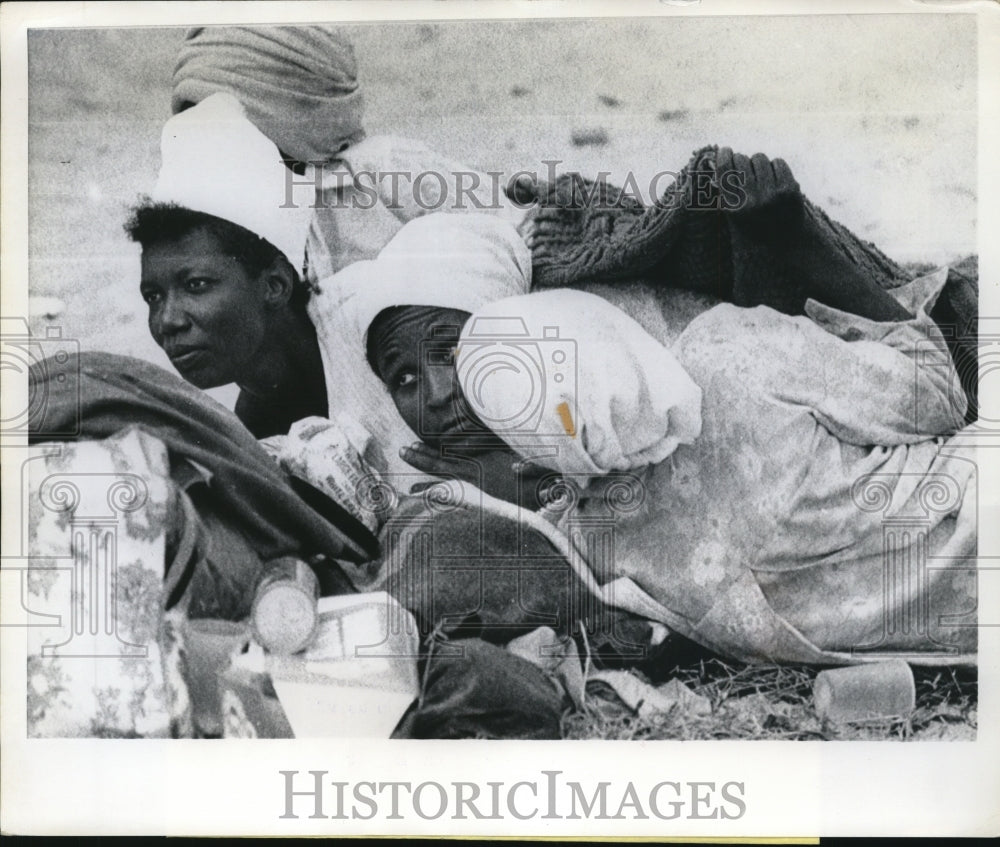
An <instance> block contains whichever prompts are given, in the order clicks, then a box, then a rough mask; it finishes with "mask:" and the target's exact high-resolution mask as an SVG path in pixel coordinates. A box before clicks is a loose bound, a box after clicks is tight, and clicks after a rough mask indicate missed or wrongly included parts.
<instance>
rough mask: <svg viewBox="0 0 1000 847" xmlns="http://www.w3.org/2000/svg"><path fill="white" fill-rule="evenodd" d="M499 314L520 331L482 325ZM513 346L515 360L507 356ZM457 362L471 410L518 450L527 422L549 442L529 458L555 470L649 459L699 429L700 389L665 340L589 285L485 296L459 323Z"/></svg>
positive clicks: (625, 466) (619, 467) (615, 467)
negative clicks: (527, 415) (500, 333)
mask: <svg viewBox="0 0 1000 847" xmlns="http://www.w3.org/2000/svg"><path fill="white" fill-rule="evenodd" d="M498 319H503V320H505V321H512V320H517V321H519V322H520V324H521V325H522V326H523V328H524V330H525V331H526V333H527V334H526V337H525V338H520V337H517V336H510V335H508V336H506V337H500V338H498V337H497V336H496V334H495V333H489V332H488V330H489V328H490V326H491V321H496V320H498ZM553 329H556V330H558V341H557V340H556V338H555V337H553V336H554V333H553V332H552V330H553ZM546 331H548V337H546ZM531 339H541V340H539V341H530V340H531ZM529 345H535V346H537V347H538V348H539V349H541V350H542V353H541V355H540V356H532V355H530V353H531V352H532V351H531V349H530V346H529ZM549 348H551V350H550V349H549ZM512 353H513V354H514V355H516V356H520V361H519V364H520V365H521V366H520V367H511V366H510V364H509V363H510V360H511V354H512ZM526 353H527V354H529V355H527V356H526V355H525V354H526ZM456 365H457V368H458V375H459V383H460V384H461V386H462V388H463V391H464V392H465V395H466V400H467V402H468V403H469V404H470V406H471V408H472V409H473V411H474V412H476V414H477V415H478V416H479V417H480V418H481V419H482V420H483V421H484V422H485V423H486V424H487V425H489V426H491V427H492V428H493V429H494V431H495V432H496V433H497V434H498V435H499V436H500V437H501V438H503V439H504V440H505V441H507V443H508V444H509V445H510V446H511V448H512V449H514V450H518V452H521V453H522V455H524V449H523V447H522V445H523V444H524V442H525V433H526V432H529V433H530V435H531V436H532V437H531V439H530V441H531V442H532V443H533V444H537V443H538V442H539V440H540V439H544V440H545V442H546V444H551V446H553V447H554V448H555V450H554V451H551V450H546V451H545V452H546V453H550V455H540V456H539V457H538V458H537V459H535V461H537V462H538V464H541V465H543V466H545V467H549V468H552V469H553V470H558V471H560V472H563V473H571V474H593V475H598V474H606V473H609V472H611V471H627V470H633V469H637V468H642V467H645V466H647V465H651V464H656V463H658V462H661V461H663V460H664V459H665V458H666V457H667V456H669V455H670V454H671V453H672V452H673V451H674V450H676V449H677V447H678V446H679V445H680V444H690V443H691V442H693V441H694V440H695V439H696V438H697V437H698V435H699V433H700V432H701V389H700V388H699V387H698V386H697V385H695V383H694V381H693V380H692V379H691V377H689V376H688V374H687V372H686V371H685V370H684V368H683V367H682V366H681V365H680V363H679V362H678V361H677V359H676V358H675V356H674V355H673V353H671V352H670V350H668V349H667V348H666V347H664V346H663V345H662V344H661V343H660V342H659V341H657V340H656V339H655V338H653V337H652V336H651V335H650V334H649V333H647V332H646V330H645V329H643V328H642V326H640V325H639V324H638V323H637V322H636V321H635V320H633V319H632V318H631V317H629V316H628V315H627V314H625V312H623V311H622V310H620V309H618V308H616V307H615V306H612V305H611V304H610V303H608V302H607V301H606V300H604V299H603V298H601V297H598V296H597V295H596V294H590V293H587V292H584V291H573V290H569V289H562V290H556V291H540V292H536V293H533V294H527V295H524V296H520V297H510V298H507V299H505V300H499V301H497V302H494V303H489V304H487V305H486V306H484V307H483V308H482V309H480V310H479V311H477V312H475V313H474V314H473V316H472V318H471V319H470V320H469V321H468V322H467V323H466V325H465V329H464V330H463V331H462V337H461V341H460V343H459V347H458V353H457V354H456ZM522 409H524V410H526V411H529V412H531V413H532V415H533V417H532V418H531V419H530V420H527V419H524V415H519V411H520V410H522ZM536 409H537V411H536ZM525 457H526V458H532V456H530V455H527V456H525Z"/></svg>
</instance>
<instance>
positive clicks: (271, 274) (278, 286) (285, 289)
mask: <svg viewBox="0 0 1000 847" xmlns="http://www.w3.org/2000/svg"><path fill="white" fill-rule="evenodd" d="M264 282H265V285H266V286H267V288H266V291H265V298H266V302H267V304H268V305H269V306H272V307H274V308H280V307H281V306H284V305H286V304H287V303H288V302H289V301H290V300H291V299H292V292H293V291H294V290H295V282H296V280H295V271H293V270H292V266H291V265H290V264H289V262H288V260H287V259H285V257H284V256H279V257H278V258H277V259H276V260H275V261H274V262H273V263H272V264H271V267H270V268H268V269H267V270H266V271H264Z"/></svg>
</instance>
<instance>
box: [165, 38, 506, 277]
mask: <svg viewBox="0 0 1000 847" xmlns="http://www.w3.org/2000/svg"><path fill="white" fill-rule="evenodd" d="M219 92H226V93H229V94H232V95H233V96H234V97H236V98H237V99H238V100H239V101H240V102H241V103H242V104H243V107H244V108H245V109H246V114H247V117H248V118H249V119H250V120H251V121H252V122H253V123H254V124H255V125H256V126H257V127H258V128H259V129H260V130H261V131H262V132H263V133H264V134H265V135H266V136H267V137H268V138H269V139H271V141H273V142H274V143H275V144H276V145H277V147H278V149H279V150H280V151H281V157H282V158H283V159H285V161H286V163H287V164H288V170H287V171H286V172H285V174H284V178H285V190H286V191H287V192H288V194H287V195H283V196H287V197H288V198H289V200H287V201H284V202H286V203H291V202H293V203H296V204H298V205H302V206H308V207H311V208H312V209H313V211H314V215H313V219H312V225H311V227H310V232H309V241H308V248H307V254H308V257H309V261H308V267H307V269H306V275H307V278H308V280H309V281H310V283H312V284H313V285H315V284H316V283H317V282H318V281H319V280H323V279H324V278H325V277H327V276H329V275H330V274H332V273H334V272H336V271H338V270H340V269H341V268H343V267H345V266H346V265H349V264H350V263H352V262H355V261H358V260H361V259H372V258H374V257H375V256H376V255H377V253H378V251H379V250H381V249H382V247H383V246H385V244H386V243H387V242H388V241H389V239H390V238H391V237H392V236H393V235H394V234H395V233H396V232H398V231H399V229H400V228H401V227H402V225H403V224H404V223H406V222H407V221H409V220H412V219H413V218H415V217H419V216H421V215H424V214H427V213H428V212H430V211H453V210H455V211H462V210H468V209H469V208H476V209H483V210H486V211H489V212H495V213H497V214H499V215H501V216H503V217H505V218H506V219H508V220H510V221H511V222H512V223H515V224H516V223H518V222H519V221H520V220H521V218H522V216H523V210H522V209H521V208H520V207H518V206H516V205H514V204H512V203H510V202H509V201H508V200H507V197H506V196H504V195H503V193H502V192H499V191H495V186H494V182H493V180H492V179H491V178H490V177H489V176H487V175H486V174H481V173H477V172H475V171H473V170H472V169H470V168H468V167H466V166H464V165H463V164H462V163H460V162H456V161H454V160H452V159H450V158H448V157H446V156H442V155H440V154H438V153H436V152H434V151H433V150H431V149H430V148H429V147H427V146H426V145H425V144H423V143H422V142H419V141H415V140H412V139H406V138H400V137H396V136H373V137H367V136H366V134H365V131H364V128H363V125H362V116H363V107H364V102H363V95H362V91H361V86H360V83H359V80H358V69H357V63H356V61H355V57H354V48H353V47H352V45H351V43H350V41H349V39H348V38H347V36H346V34H345V31H344V29H343V28H342V27H335V26H330V25H325V24H321V25H311V26H219V27H197V28H195V29H191V30H189V31H188V33H187V35H186V36H185V39H184V44H183V46H182V47H181V50H180V53H179V55H178V59H177V66H176V69H175V71H174V93H173V101H172V107H173V111H174V114H178V113H180V112H182V111H184V110H185V109H188V108H190V107H191V106H193V105H195V104H197V103H200V102H201V101H202V100H204V99H205V98H207V97H210V96H211V95H212V94H216V93H219ZM421 174H430V175H433V176H434V178H433V179H420V178H419V177H420V175H421ZM459 191H462V192H463V194H462V195H461V196H460V195H459ZM470 193H471V199H470V196H469V195H470ZM494 194H496V195H497V196H494Z"/></svg>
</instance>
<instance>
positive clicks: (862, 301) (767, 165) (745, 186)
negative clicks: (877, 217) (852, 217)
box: [716, 147, 913, 321]
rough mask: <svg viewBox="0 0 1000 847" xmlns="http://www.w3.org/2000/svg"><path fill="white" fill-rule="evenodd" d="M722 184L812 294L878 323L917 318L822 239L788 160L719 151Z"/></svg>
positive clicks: (745, 224) (741, 218)
mask: <svg viewBox="0 0 1000 847" xmlns="http://www.w3.org/2000/svg"><path fill="white" fill-rule="evenodd" d="M716 173H717V175H718V179H719V184H720V186H722V187H723V190H724V191H726V192H727V193H728V196H730V197H737V198H739V203H738V205H737V207H736V208H732V209H730V210H729V214H730V216H731V219H732V221H733V222H734V223H735V224H736V226H738V227H739V228H740V229H741V230H742V231H743V232H744V233H745V234H747V235H748V236H749V237H751V238H753V239H755V240H757V241H760V242H761V243H763V244H767V245H768V246H769V247H771V249H772V250H774V252H775V253H776V254H777V255H778V256H780V257H781V258H782V259H783V260H784V261H785V262H786V263H787V265H788V267H789V269H790V270H791V271H792V273H793V274H795V276H796V277H797V278H798V279H799V280H800V281H801V282H802V283H803V284H804V286H805V288H806V293H807V296H808V297H811V298H812V299H814V300H817V301H819V302H820V303H824V304H826V305H827V306H833V307H834V308H837V309H842V310H843V311H845V312H851V313H852V314H855V315H860V316H861V317H864V318H868V319H870V320H874V321H898V320H906V319H908V318H912V317H913V315H912V314H910V313H909V312H908V311H907V310H906V309H904V308H903V307H902V306H901V305H900V304H899V303H898V302H897V301H896V300H895V298H894V297H893V296H892V295H891V294H889V293H888V292H886V291H885V290H883V289H882V288H880V287H879V286H878V285H876V284H875V283H874V282H872V281H871V280H870V279H868V278H867V277H866V276H865V275H864V273H863V272H862V271H861V269H860V268H858V267H857V266H856V265H855V264H854V263H852V262H851V261H849V260H848V259H847V257H846V256H844V255H843V254H842V253H841V252H840V251H839V250H837V248H836V246H835V245H833V244H832V243H830V242H829V241H828V240H827V239H825V238H822V237H821V235H820V233H819V230H818V229H817V228H816V225H815V223H814V222H813V221H812V219H811V218H810V217H809V216H808V215H807V214H806V213H805V209H804V205H803V198H802V192H801V191H800V190H799V184H798V182H796V180H795V177H794V176H793V175H792V171H791V169H790V168H789V167H788V165H787V164H786V163H785V161H784V160H783V159H773V160H772V159H768V157H767V156H765V155H764V154H763V153H757V154H755V155H754V156H753V157H751V158H748V157H746V156H744V155H742V154H739V153H733V151H732V150H731V149H730V148H728V147H722V148H720V149H719V152H718V155H717V157H716Z"/></svg>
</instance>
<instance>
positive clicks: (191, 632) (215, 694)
mask: <svg viewBox="0 0 1000 847" xmlns="http://www.w3.org/2000/svg"><path fill="white" fill-rule="evenodd" d="M183 638H184V665H183V668H184V677H185V681H186V682H187V686H188V693H189V694H190V697H191V712H192V719H193V720H194V724H195V726H196V727H197V729H198V733H199V734H200V735H202V736H209V737H215V736H221V735H222V707H221V704H220V700H219V678H220V676H221V675H222V674H223V673H224V672H225V671H226V669H227V668H228V667H229V664H230V662H231V660H232V657H233V655H234V654H236V653H239V652H240V651H241V650H242V649H243V648H244V647H245V646H246V645H247V643H248V642H249V641H250V628H249V627H248V626H247V624H246V622H245V621H241V622H235V621H221V620H214V619H210V618H196V619H194V620H186V621H185V622H184V629H183Z"/></svg>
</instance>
